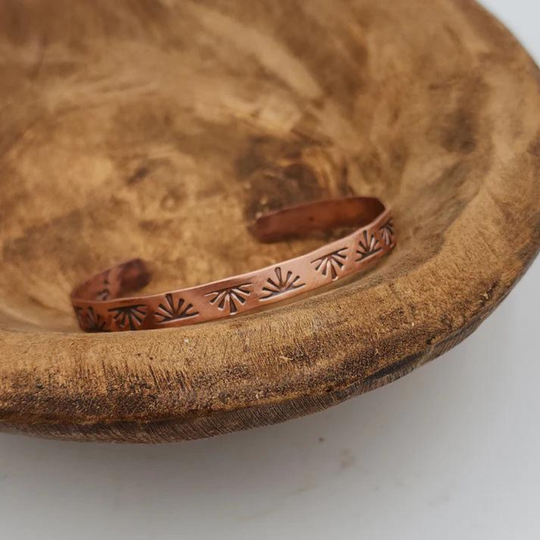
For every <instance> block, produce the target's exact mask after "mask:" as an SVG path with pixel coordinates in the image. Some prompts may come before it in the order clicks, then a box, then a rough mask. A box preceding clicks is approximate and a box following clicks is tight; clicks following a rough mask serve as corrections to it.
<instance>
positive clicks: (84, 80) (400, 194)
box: [0, 0, 540, 442]
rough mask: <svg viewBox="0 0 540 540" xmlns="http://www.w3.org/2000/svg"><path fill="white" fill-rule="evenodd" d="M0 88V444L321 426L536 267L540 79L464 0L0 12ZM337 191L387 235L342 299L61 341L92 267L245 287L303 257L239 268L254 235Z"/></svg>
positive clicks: (100, 0)
mask: <svg viewBox="0 0 540 540" xmlns="http://www.w3.org/2000/svg"><path fill="white" fill-rule="evenodd" d="M0 74H1V76H0V187H1V189H0V257H1V259H0V429H3V430H5V431H19V432H25V433H30V434H36V435H41V436H47V437H55V438H63V439H76V440H102V441H129V442H164V441H172V440H184V439H193V438H199V437H207V436H210V435H216V434H220V433H226V432H230V431H234V430H239V429H245V428H249V427H254V426H260V425H264V424H271V423H274V422H280V421H283V420H286V419H289V418H293V417H298V416H301V415H304V414H308V413H311V412H314V411H318V410H321V409H324V408H326V407H328V406H330V405H334V404H336V403H338V402H340V401H342V400H344V399H346V398H348V397H351V396H353V395H356V394H359V393H362V392H365V391H368V390H371V389H373V388H377V387H379V386H381V385H383V384H386V383H388V382H391V381H392V380H394V379H396V378H397V377H400V376H402V375H404V374H406V373H408V372H409V371H410V370H412V369H414V368H416V367H418V366H420V365H422V364H424V363H425V362H427V361H429V360H432V359H434V358H436V357H437V356H438V355H440V354H441V353H443V352H444V351H446V350H448V349H450V348H451V347H453V346H454V345H455V344H457V343H458V342H459V341H461V340H462V339H464V338H465V337H466V336H467V335H469V334H470V333H471V332H472V331H473V330H474V329H475V328H476V327H477V326H478V325H479V324H480V323H481V322H482V320H483V319H485V318H486V317H487V316H488V315H489V314H490V313H491V311H492V310H493V309H494V308H495V307H496V306H497V305H498V304H499V303H500V302H501V300H502V299H503V298H504V297H505V296H506V295H507V294H508V292H509V291H510V289H511V288H512V286H513V285H514V284H515V283H516V281H517V280H518V279H519V277H520V276H521V275H522V274H523V273H524V271H525V270H526V268H527V267H528V265H529V264H530V263H531V261H532V260H533V258H534V256H535V255H536V253H537V251H538V249H539V246H540V181H539V175H540V92H539V90H540V86H539V82H540V78H539V76H538V71H537V68H536V66H534V64H533V63H532V61H531V60H530V58H529V57H528V56H527V55H526V53H525V52H524V51H523V50H522V49H521V47H520V46H519V45H518V43H517V42H516V41H515V40H514V38H512V37H511V36H510V35H509V33H508V32H507V31H506V30H505V29H504V28H503V27H502V26H501V25H500V24H499V23H498V22H496V21H495V20H494V19H493V18H492V17H491V16H489V15H488V14H487V13H486V12H484V11H483V10H482V9H481V8H479V7H478V6H477V5H476V4H474V3H473V2H472V1H471V0H407V1H406V2H395V1H394V0H312V1H310V2H304V1H302V0H286V1H285V0H283V1H275V0H259V1H257V2H250V1H248V0H235V1H231V0H204V1H202V2H201V1H195V0H192V1H190V0H182V1H180V0H124V1H121V2H109V1H105V0H95V1H84V0H55V2H46V1H45V0H25V1H20V0H0ZM353 193H354V194H361V195H370V196H377V197H380V198H382V199H383V200H384V201H385V202H387V203H389V204H390V205H391V206H392V207H393V209H394V211H395V214H396V226H397V230H398V235H399V236H398V239H399V246H398V248H397V250H396V251H395V252H394V253H393V254H392V255H391V256H390V257H389V258H388V259H387V260H385V261H384V263H383V264H382V265H380V266H378V267H377V268H376V269H375V270H374V271H371V272H370V273H369V274H367V275H364V276H362V277H361V278H359V279H355V280H352V281H350V282H348V283H347V284H345V285H344V286H341V287H336V288H333V289H331V290H329V291H327V292H325V293H323V294H319V295H313V296H311V297H309V298H305V299H303V300H300V301H297V302H294V303H289V304H287V305H283V306H280V307H276V308H274V309H271V310H268V311H266V312H262V313H258V314H254V315H249V316H245V317H242V318H234V319H231V320H226V321H222V322H216V323H211V324H205V325H200V326H193V327H189V328H185V329H174V330H159V331H148V332H141V333H127V334H102V335H84V334H82V333H81V332H79V331H78V329H77V324H76V321H75V319H74V317H73V315H72V312H71V310H70V305H69V298H68V295H69V292H70V290H71V288H72V287H73V286H74V285H75V284H77V283H78V282H79V281H80V280H81V279H83V278H85V277H86V276H88V275H90V274H92V273H94V272H97V271H98V270H100V269H102V268H105V267H108V266H110V265H111V264H114V263H116V262H119V261H121V260H123V259H129V258H131V257H134V256H141V257H143V258H145V259H148V260H150V261H154V263H153V270H154V274H155V279H154V282H153V283H152V284H151V286H150V288H149V292H157V291H161V290H167V289H170V288H176V287H180V286H191V285H195V284H198V283H203V282H207V281H210V280H216V279H220V278H223V277H226V276H228V275H232V274H239V273H242V272H246V271H249V270H252V269H256V268H259V267H262V266H265V265H268V264H271V263H273V262H275V261H278V260H284V259H287V258H291V257H294V256H296V255H299V254H301V253H305V252H307V251H309V250H311V249H314V248H315V247H317V246H319V245H320V243H321V239H320V238H310V239H304V240H297V241H291V242H286V243H285V242H282V243H278V244H274V245H264V246H260V245H258V244H257V243H256V241H255V240H254V239H253V237H252V236H250V234H249V232H248V231H247V228H246V227H247V225H248V224H249V223H250V222H251V220H252V219H253V217H254V216H255V215H257V214H258V213H260V212H263V211H265V210H270V209H277V208H280V207H283V206H284V205H287V204H292V203H300V202H304V201H308V200H314V199H318V198H324V197H332V196H341V195H348V194H353ZM509 360H510V359H509ZM514 360H515V361H516V362H519V359H514Z"/></svg>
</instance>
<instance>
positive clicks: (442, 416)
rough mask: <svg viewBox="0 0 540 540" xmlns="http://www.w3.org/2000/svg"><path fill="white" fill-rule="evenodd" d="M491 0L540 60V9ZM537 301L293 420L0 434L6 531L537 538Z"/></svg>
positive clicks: (514, 304)
mask: <svg viewBox="0 0 540 540" xmlns="http://www.w3.org/2000/svg"><path fill="white" fill-rule="evenodd" d="M400 1H406V0H400ZM484 4H485V5H486V6H488V7H489V8H491V9H492V10H493V11H494V12H495V13H496V14H498V15H499V17H500V18H502V19H503V20H504V21H505V22H506V23H507V24H508V25H509V26H510V28H511V29H512V30H513V31H514V32H515V33H516V34H517V35H518V36H519V37H520V38H521V40H522V41H523V43H524V44H525V45H526V46H527V47H528V48H529V50H530V51H531V52H532V53H533V54H534V56H535V57H536V59H537V60H538V61H540V31H538V23H539V21H540V2H538V0H484ZM539 300H540V263H536V264H535V265H534V266H533V268H532V269H531V270H530V271H529V273H528V274H527V276H526V277H525V278H524V280H523V281H522V282H521V283H520V284H519V285H518V287H517V288H516V289H515V290H514V292H513V293H512V294H511V296H510V297H509V298H508V300H506V301H505V302H504V304H503V305H502V306H501V307H500V308H499V309H498V310H497V311H496V312H495V314H494V315H493V316H492V317H491V318H490V319H489V320H488V321H487V322H485V323H484V325H483V326H482V327H481V328H480V330H478V331H477V332H476V333H475V334H474V335H473V336H472V337H470V338H469V339H468V340H466V341H465V343H463V344H462V345H460V346H459V347H457V348H456V349H454V350H452V351H451V352H450V353H448V354H446V355H445V356H444V357H442V358H440V359H439V360H437V361H435V362H434V363H432V364H430V365H428V366H426V367H424V368H422V369H420V370H418V371H416V372H414V373H413V374H412V375H409V376H408V377H406V378H404V379H402V380H400V381H398V382H396V383H394V384H392V385H390V386H387V387H385V388H382V389H380V390H378V391H376V392H373V393H370V394H367V395H365V396H362V397H359V398H356V399H354V400H352V401H349V402H347V403H345V404H343V405H341V406H338V407H335V408H333V409H331V410H328V411H326V412H323V413H320V414H317V415H314V416H310V417H308V418H304V419H301V420H296V421H292V422H288V423H286V424H282V425H278V426H273V427H269V428H263V429H258V430H253V431H249V432H244V433H237V434H231V435H228V436H225V437H220V438H215V439H210V440H205V441H197V442H192V443H183V444H172V445H166V446H155V447H145V446H114V445H100V444H80V443H61V442H54V441H44V440H38V439H31V438H26V437H21V436H13V435H0V538H1V539H2V540H4V539H6V540H12V539H14V540H26V539H32V540H33V539H45V540H48V539H51V540H52V539H54V540H63V539H66V540H68V539H69V540H75V539H80V540H86V539H92V540H94V539H105V540H108V539H115V540H116V539H128V538H129V539H130V540H136V539H142V538H144V539H156V540H162V539H169V538H170V539H173V538H174V539H183V538H186V539H198V540H204V539H207V538H208V539H212V540H215V539H216V538H218V539H219V540H228V539H249V540H266V539H271V538H276V537H277V538H281V539H283V540H289V539H291V540H292V539H297V538H298V539H304V538H306V539H315V540H318V539H324V540H327V539H328V540H330V539H331V540H333V539H337V538H366V539H369V540H378V539H392V540H396V539H400V540H401V539H411V540H424V539H425V540H469V539H470V540H483V539H489V540H497V539H504V540H507V539H508V540H514V539H515V540H538V539H540V429H539V428H540V398H539V381H540V335H539V334H540V332H539V331H540V326H539V315H538V309H539V307H540V306H539Z"/></svg>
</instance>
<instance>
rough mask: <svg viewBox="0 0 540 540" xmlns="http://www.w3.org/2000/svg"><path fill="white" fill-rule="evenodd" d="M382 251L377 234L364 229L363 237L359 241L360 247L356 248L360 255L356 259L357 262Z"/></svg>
mask: <svg viewBox="0 0 540 540" xmlns="http://www.w3.org/2000/svg"><path fill="white" fill-rule="evenodd" d="M381 251H382V248H381V245H380V243H379V240H377V238H376V237H375V235H374V234H372V233H370V232H368V231H364V233H363V235H362V237H361V238H360V240H359V241H358V249H357V250H356V253H358V256H359V257H358V259H356V262H359V261H363V260H365V259H368V258H369V257H372V256H373V255H375V254H377V253H380V252H381Z"/></svg>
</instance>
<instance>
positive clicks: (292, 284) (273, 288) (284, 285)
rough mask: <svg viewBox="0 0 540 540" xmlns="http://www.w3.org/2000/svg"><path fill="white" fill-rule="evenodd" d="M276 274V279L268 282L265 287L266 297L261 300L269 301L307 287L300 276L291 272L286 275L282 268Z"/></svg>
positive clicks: (270, 279)
mask: <svg viewBox="0 0 540 540" xmlns="http://www.w3.org/2000/svg"><path fill="white" fill-rule="evenodd" d="M274 273H275V277H270V278H268V279H267V280H266V286H265V287H263V293H264V296H262V297H261V300H268V299H269V298H274V297H275V296H280V295H282V294H285V293H287V292H289V291H293V290H295V289H300V288H302V287H304V286H305V283H302V282H301V278H300V276H296V275H295V274H293V272H291V271H290V270H289V271H287V274H284V273H283V270H282V269H281V267H278V268H276V269H275V270H274Z"/></svg>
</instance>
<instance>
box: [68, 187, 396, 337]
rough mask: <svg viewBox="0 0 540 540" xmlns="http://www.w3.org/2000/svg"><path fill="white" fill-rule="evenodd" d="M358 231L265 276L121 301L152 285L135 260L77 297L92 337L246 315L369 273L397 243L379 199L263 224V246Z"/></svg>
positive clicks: (283, 214)
mask: <svg viewBox="0 0 540 540" xmlns="http://www.w3.org/2000/svg"><path fill="white" fill-rule="evenodd" d="M351 226H360V227H361V228H360V229H358V230H356V231H355V232H353V233H352V234H350V235H348V236H346V237H344V238H341V239H339V240H336V241H334V242H332V243H330V244H326V245H325V246H323V247H321V248H319V249H316V250H315V251H312V252H311V253H308V254H306V255H302V256H300V257H297V258H295V259H291V260H288V261H284V262H280V263H278V264H273V265H272V266H268V267H266V268H263V269H261V270H256V271H254V272H249V273H247V274H243V275H240V276H234V277H230V278H227V279H223V280H221V281H216V282H213V283H208V284H205V285H199V286H197V287H191V288H188V289H180V290H176V291H171V292H166V293H161V294H153V295H148V296H138V297H129V298H119V297H120V296H123V295H124V294H125V293H126V292H129V291H135V290H139V289H141V288H142V287H144V286H146V285H147V284H148V283H149V282H150V279H151V275H150V272H149V271H148V269H147V267H146V265H145V263H144V261H142V260H141V259H133V260H131V261H128V262H125V263H122V264H119V265H118V266H114V267H112V268H110V269H108V270H105V271H104V272H102V273H100V274H98V275H96V276H94V277H92V278H90V279H89V280H88V281H86V282H85V283H83V284H82V285H80V286H79V287H77V288H76V289H75V290H74V291H73V292H72V293H71V301H72V304H73V308H74V310H75V314H76V316H77V319H78V321H79V325H80V327H81V328H82V329H83V330H85V331H86V332H111V331H125V330H147V329H151V328H171V327H175V326H184V325H188V324H195V323H200V322H206V321H212V320H215V319H221V318H224V317H230V316H233V315H237V314H240V313H245V312H247V311H250V310H253V309H257V308H261V307H264V306H266V305H269V304H274V303H276V302H279V301H282V300H287V299H290V298H292V297H294V296H298V295H300V294H304V293H306V292H308V291H312V290H314V289H317V288H319V287H323V286H325V285H328V284H329V283H331V282H332V281H336V280H338V279H341V278H343V277H345V276H349V275H351V274H355V273H357V272H359V271H361V270H364V269H365V268H366V267H367V266H369V265H371V264H372V263H374V262H376V261H378V260H379V259H380V258H381V257H382V256H384V255H385V254H386V253H388V252H389V251H390V250H391V249H392V248H393V247H394V246H395V244H396V237H395V232H394V226H393V222H392V216H391V212H390V210H389V209H387V208H386V207H385V206H384V205H383V203H382V202H381V201H379V200H378V199H374V198H368V197H350V198H346V199H336V200H327V201H319V202H313V203H308V204H303V205H300V206H294V207H290V208H286V209H284V210H280V211H277V212H272V213H270V214H266V215H263V216H262V217H260V218H258V219H257V220H256V222H255V224H254V225H253V227H252V228H251V231H252V233H253V234H254V236H255V237H256V238H257V239H258V240H259V241H261V242H275V241H277V240H282V239H285V238H290V237H292V236H302V235H306V234H308V233H310V232H315V231H325V230H328V229H332V228H336V227H351Z"/></svg>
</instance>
